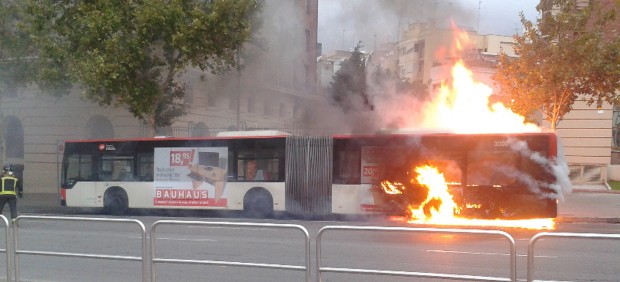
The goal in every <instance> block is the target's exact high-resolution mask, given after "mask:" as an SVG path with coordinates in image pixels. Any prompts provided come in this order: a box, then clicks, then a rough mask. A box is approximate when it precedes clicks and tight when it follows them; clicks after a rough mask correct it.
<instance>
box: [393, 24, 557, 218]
mask: <svg viewBox="0 0 620 282" xmlns="http://www.w3.org/2000/svg"><path fill="white" fill-rule="evenodd" d="M463 40H467V36H466V34H465V33H457V37H456V42H457V49H461V48H462V46H464V45H465V44H466V42H465V43H464V42H463ZM449 82H450V83H442V85H441V87H440V88H439V89H438V91H437V92H436V93H434V94H435V96H434V98H433V99H432V100H431V101H430V102H429V103H428V104H426V105H425V107H424V110H423V119H422V122H421V127H423V128H432V129H445V130H449V131H452V132H455V133H521V132H541V131H542V130H541V128H539V127H538V126H536V125H535V124H532V123H527V122H526V121H525V118H524V117H523V116H520V115H518V114H516V113H514V112H512V111H511V110H510V109H509V108H507V107H506V106H504V105H503V104H502V103H500V102H497V103H493V104H491V105H489V104H490V103H489V98H490V97H491V94H492V89H491V88H490V87H489V86H487V85H485V84H484V83H481V82H477V81H475V80H474V75H473V73H472V71H470V70H469V69H467V68H466V67H465V64H464V63H463V61H462V60H458V61H457V62H456V63H455V65H454V66H453V67H452V71H451V79H450V80H449ZM415 172H416V173H417V177H416V178H415V180H413V179H412V182H417V183H418V184H420V185H421V186H424V187H427V188H428V196H427V198H426V200H424V201H423V202H422V203H421V204H420V205H419V206H410V216H411V217H410V218H409V219H408V221H409V222H411V223H428V224H440V225H471V226H500V227H518V228H527V229H553V228H555V226H554V225H555V224H554V220H553V219H549V218H543V219H523V220H499V219H493V220H483V219H471V218H463V217H459V212H460V210H461V208H463V207H459V206H457V205H456V204H455V202H454V201H453V198H452V195H450V193H449V189H448V183H446V181H445V179H444V176H443V174H442V173H441V172H440V171H438V170H437V168H435V167H432V166H420V167H416V168H415ZM381 186H382V188H383V189H384V190H385V192H386V193H389V194H397V193H399V188H400V187H402V186H403V185H402V184H400V183H391V182H389V181H383V182H382V183H381Z"/></svg>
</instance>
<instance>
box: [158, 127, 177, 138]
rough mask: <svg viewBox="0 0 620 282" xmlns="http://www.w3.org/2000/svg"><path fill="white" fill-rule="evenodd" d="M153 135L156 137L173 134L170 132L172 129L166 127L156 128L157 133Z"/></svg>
mask: <svg viewBox="0 0 620 282" xmlns="http://www.w3.org/2000/svg"><path fill="white" fill-rule="evenodd" d="M155 135H156V136H174V133H173V131H172V127H170V126H166V127H158V128H157V132H155Z"/></svg>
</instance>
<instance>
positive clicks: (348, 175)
mask: <svg viewBox="0 0 620 282" xmlns="http://www.w3.org/2000/svg"><path fill="white" fill-rule="evenodd" d="M360 159H361V156H360V152H359V151H339V152H337V154H336V156H335V160H334V183H338V184H359V183H360V162H361V160H360Z"/></svg>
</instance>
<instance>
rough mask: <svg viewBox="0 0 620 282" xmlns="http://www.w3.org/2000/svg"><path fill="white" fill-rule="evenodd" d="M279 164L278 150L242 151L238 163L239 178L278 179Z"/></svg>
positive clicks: (250, 179)
mask: <svg viewBox="0 0 620 282" xmlns="http://www.w3.org/2000/svg"><path fill="white" fill-rule="evenodd" d="M279 164H280V158H279V157H278V154H277V152H276V151H271V150H269V151H265V150H261V151H260V152H254V153H252V152H241V153H240V154H239V161H238V163H237V171H238V180H246V181H277V180H278V175H279V174H278V173H279V168H280V165H279Z"/></svg>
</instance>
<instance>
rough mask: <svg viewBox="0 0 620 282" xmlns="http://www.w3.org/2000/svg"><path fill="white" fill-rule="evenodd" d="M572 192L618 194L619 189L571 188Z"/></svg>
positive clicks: (619, 192)
mask: <svg viewBox="0 0 620 282" xmlns="http://www.w3.org/2000/svg"><path fill="white" fill-rule="evenodd" d="M573 193H601V194H620V190H604V189H573Z"/></svg>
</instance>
